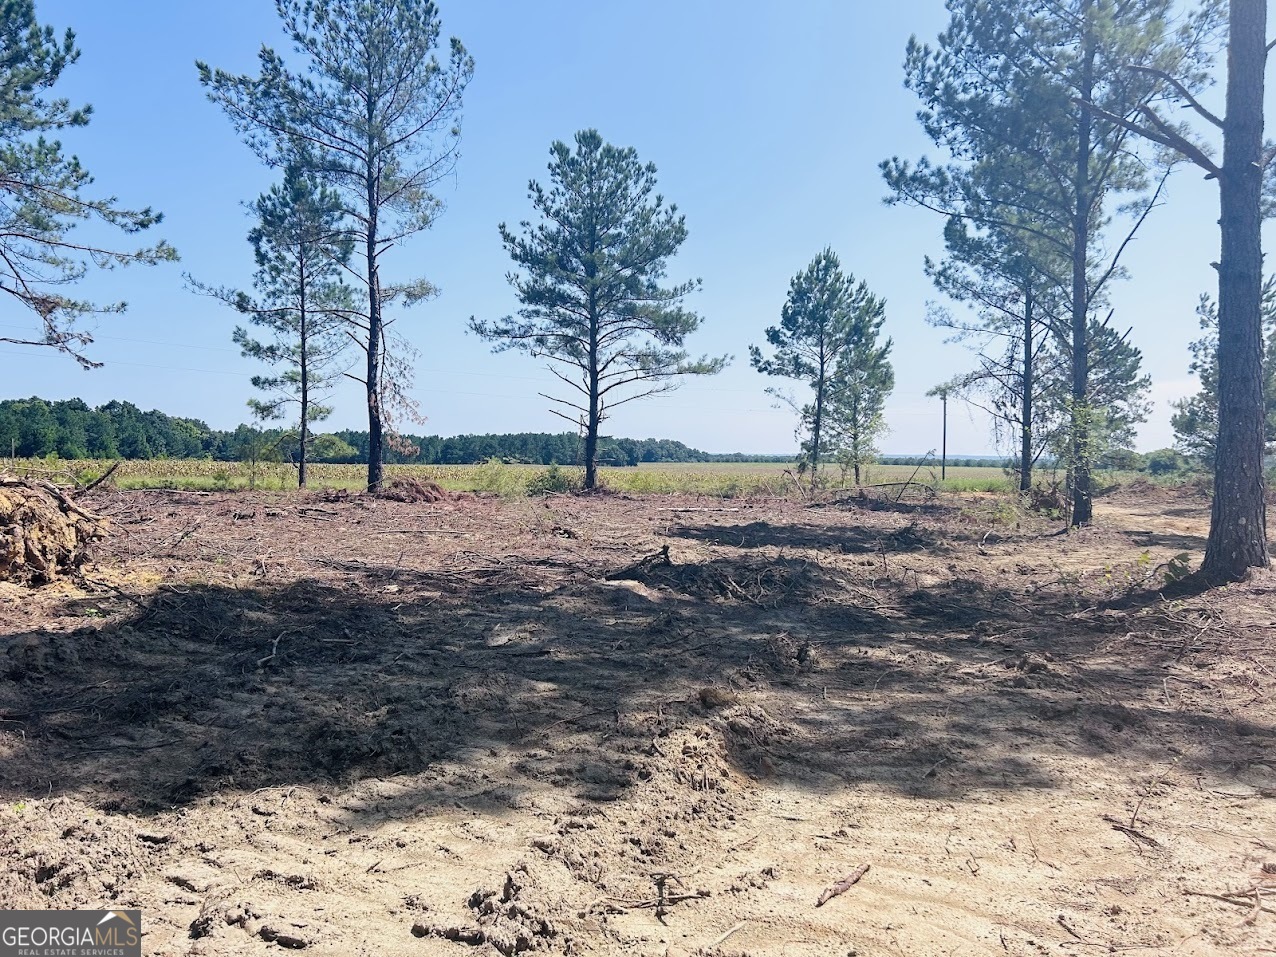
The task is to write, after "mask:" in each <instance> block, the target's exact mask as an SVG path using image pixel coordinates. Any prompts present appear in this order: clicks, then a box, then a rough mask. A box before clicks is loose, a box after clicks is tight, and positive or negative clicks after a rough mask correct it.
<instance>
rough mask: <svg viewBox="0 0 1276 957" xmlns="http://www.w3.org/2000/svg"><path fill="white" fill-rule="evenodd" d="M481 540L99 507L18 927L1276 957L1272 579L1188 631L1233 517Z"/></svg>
mask: <svg viewBox="0 0 1276 957" xmlns="http://www.w3.org/2000/svg"><path fill="white" fill-rule="evenodd" d="M405 497H408V498H412V497H413V496H405ZM428 498H436V496H433V495H431V496H428ZM443 498H444V499H445V500H443V501H415V502H411V501H410V502H400V501H387V500H376V499H369V498H367V497H362V496H347V495H341V494H329V495H326V496H325V495H313V496H307V497H285V496H278V497H270V496H252V495H207V494H204V495H201V494H195V493H169V494H163V493H153V492H152V493H146V492H137V493H100V494H97V495H96V496H95V497H94V498H93V507H94V508H95V509H96V510H99V511H102V512H104V513H106V514H108V515H109V516H110V518H111V521H112V525H113V528H114V532H113V535H112V537H111V538H110V539H109V540H108V541H106V542H104V543H101V544H99V545H98V546H96V547H95V552H94V555H95V559H96V561H95V564H93V565H91V566H89V567H87V568H86V569H85V570H84V573H83V577H81V578H79V579H77V580H75V581H70V582H64V583H61V584H58V583H55V584H52V585H49V586H46V587H44V588H42V589H37V590H30V589H25V588H18V587H17V586H0V589H2V590H0V908H74V907H93V908H96V907H107V906H110V907H138V908H141V910H142V912H143V918H144V925H145V931H146V933H145V938H144V953H146V954H150V955H185V954H191V955H198V954H207V955H213V954H234V955H240V954H245V955H246V954H273V953H278V952H279V951H280V950H281V949H283V950H294V949H295V950H306V951H309V952H312V953H316V954H332V955H394V957H398V955H421V957H428V955H449V957H466V955H483V954H488V953H500V954H515V953H521V952H543V953H546V954H608V955H628V954H637V955H666V954H668V955H690V954H703V955H721V957H726V955H830V957H832V955H837V957H847V955H859V957H869V955H879V954H880V955H908V957H914V955H916V957H926V955H960V954H964V955H976V954H1001V955H1006V954H1009V955H1038V954H1087V953H1103V952H1109V951H1111V952H1126V951H1128V952H1132V953H1138V954H1151V955H1157V954H1174V955H1190V954H1260V953H1276V702H1274V699H1273V690H1274V689H1276V663H1273V656H1272V653H1271V650H1272V648H1273V646H1274V645H1273V642H1276V579H1273V577H1271V576H1259V577H1257V578H1256V579H1255V580H1254V581H1252V582H1250V583H1248V584H1245V585H1239V586H1233V587H1230V588H1226V589H1221V590H1217V591H1214V592H1211V593H1208V594H1205V595H1198V596H1190V595H1179V596H1177V597H1175V596H1173V595H1172V594H1170V593H1168V592H1165V582H1166V581H1167V579H1169V578H1172V577H1173V576H1174V575H1175V574H1176V573H1177V570H1178V569H1179V567H1180V566H1181V565H1182V561H1181V560H1179V559H1177V558H1176V556H1179V555H1181V554H1182V553H1187V554H1188V556H1189V557H1190V559H1191V560H1192V561H1199V558H1200V552H1201V549H1202V547H1203V544H1204V534H1205V529H1206V525H1207V519H1208V516H1207V502H1206V501H1205V500H1204V499H1203V498H1200V497H1196V496H1193V495H1191V494H1189V493H1172V492H1166V491H1162V490H1157V489H1142V490H1134V491H1128V492H1122V493H1119V495H1117V496H1109V497H1107V498H1105V499H1104V500H1102V502H1101V504H1100V507H1099V509H1098V519H1099V521H1098V523H1097V524H1096V525H1095V526H1094V527H1093V528H1089V529H1086V530H1083V531H1080V532H1074V533H1071V534H1060V533H1059V532H1058V528H1057V526H1055V525H1051V524H1048V523H1046V522H1044V521H1042V520H1040V519H1035V518H1030V517H1025V516H1021V515H1016V514H1015V513H1014V512H1013V511H1012V510H1010V509H1009V508H1008V506H1007V505H1006V504H1005V503H1004V502H1002V501H1001V500H999V499H997V498H995V497H993V496H970V497H965V498H961V499H951V500H945V501H943V502H941V503H938V504H934V505H929V506H911V507H893V506H890V505H889V504H881V503H871V502H861V503H855V502H851V503H843V504H841V505H836V504H833V505H825V506H823V507H807V506H804V505H803V504H802V503H800V502H792V501H746V502H729V503H721V502H715V501H712V500H702V499H690V498H664V497H644V498H641V499H630V498H624V497H619V496H598V497H566V496H561V497H559V496H556V497H550V498H547V499H543V500H520V501H499V500H493V499H482V498H474V497H457V496H443ZM866 865H867V870H865V869H864V868H865V866H866ZM857 875H858V879H855V878H856V877H857ZM833 891H837V892H838V893H836V894H834V895H833V896H830V893H831V892H833ZM822 897H823V898H825V901H824V903H823V904H820V905H818V906H817V902H818V901H819V900H820V899H821V898H822Z"/></svg>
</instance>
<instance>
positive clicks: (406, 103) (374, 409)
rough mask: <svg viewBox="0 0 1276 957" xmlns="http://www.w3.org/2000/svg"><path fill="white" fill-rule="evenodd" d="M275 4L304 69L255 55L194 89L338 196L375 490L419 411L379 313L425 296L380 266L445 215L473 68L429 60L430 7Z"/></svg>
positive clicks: (345, 0)
mask: <svg viewBox="0 0 1276 957" xmlns="http://www.w3.org/2000/svg"><path fill="white" fill-rule="evenodd" d="M275 7H276V9H277V11H278V13H279V17H280V20H281V21H282V22H283V26H284V32H285V33H286V34H287V35H288V38H289V39H290V40H291V41H292V43H293V46H294V48H295V49H296V51H297V54H298V57H299V59H300V60H301V62H302V63H304V65H305V71H304V72H300V73H298V72H294V71H292V70H291V69H289V67H288V66H287V65H286V64H285V62H284V59H283V57H281V56H280V55H279V54H278V53H276V52H275V51H274V50H272V49H270V48H269V47H266V48H264V49H263V50H262V51H261V54H260V61H261V72H260V74H259V75H258V76H255V77H253V76H235V75H232V74H229V73H225V72H223V71H221V70H213V69H211V68H210V67H209V66H208V65H207V64H204V63H200V64H198V65H197V66H198V69H199V76H200V82H201V83H203V84H204V85H205V86H206V87H207V88H208V91H209V97H210V99H212V100H213V102H215V103H217V104H218V105H220V106H221V107H222V109H223V110H224V111H225V112H226V114H227V116H229V117H230V119H231V122H232V123H233V124H234V125H235V127H236V129H238V130H239V131H240V132H241V133H242V134H243V135H244V136H245V138H246V141H247V142H248V144H249V146H250V147H252V148H253V149H254V150H255V151H256V152H257V154H258V155H259V156H260V157H261V158H262V159H263V160H265V161H266V162H267V163H270V164H272V165H286V164H288V163H297V164H299V165H301V166H303V167H304V168H305V169H306V170H307V171H308V172H309V173H310V174H311V175H313V176H314V177H315V178H316V179H318V180H319V181H320V182H322V183H323V184H324V185H325V186H327V187H329V188H331V189H333V190H335V191H336V192H337V193H338V194H339V195H340V196H341V197H342V202H343V204H344V208H345V211H346V213H347V215H348V217H349V223H350V225H349V229H350V236H351V238H352V239H354V240H355V244H356V246H357V247H358V249H359V251H360V260H361V265H360V268H359V269H358V271H357V273H356V274H357V275H358V278H359V280H360V282H361V284H362V287H363V288H362V290H361V291H362V293H363V295H362V297H361V298H362V305H361V306H360V307H359V309H358V310H357V311H352V312H351V313H350V314H349V315H348V317H347V318H348V322H349V323H350V325H351V338H352V339H353V340H354V341H355V343H356V344H357V346H358V348H359V349H360V350H361V351H362V353H363V358H364V360H365V361H364V363H363V367H364V372H363V374H362V376H361V377H360V381H361V382H362V383H363V385H364V389H365V392H366V394H367V404H368V488H369V489H373V490H375V489H377V488H379V487H380V485H381V481H382V477H383V474H384V471H383V467H382V464H383V460H384V457H385V444H386V438H387V435H388V436H389V438H390V439H391V440H393V439H394V435H395V433H394V423H395V419H396V418H398V417H401V416H404V415H407V416H409V417H414V416H415V411H416V407H415V403H414V402H413V401H412V399H411V398H410V396H409V393H408V390H409V388H410V385H411V378H412V375H411V373H412V368H411V361H410V360H411V358H412V350H411V348H410V347H409V346H408V345H407V343H406V341H405V340H404V339H402V338H401V337H398V336H395V335H394V334H393V331H392V329H391V326H392V325H393V323H394V322H395V321H396V319H395V316H393V315H390V314H388V309H389V308H390V307H392V306H394V305H396V304H398V305H402V306H403V307H410V306H412V305H414V304H415V303H418V302H421V301H422V300H424V299H427V298H430V297H431V296H433V295H434V294H435V292H436V290H435V288H434V287H433V286H432V285H431V284H430V283H429V282H427V281H426V280H424V279H416V280H412V281H408V282H402V283H391V282H387V281H386V280H384V279H383V278H382V265H383V263H384V261H385V257H386V255H387V254H388V253H389V252H390V251H391V250H393V249H396V248H398V247H399V246H401V245H402V244H403V242H404V241H405V240H407V239H409V238H411V237H412V236H414V235H416V234H418V233H420V232H422V231H423V230H425V229H428V228H429V227H430V226H431V225H432V224H433V222H434V221H435V219H436V218H437V217H438V215H439V214H440V212H441V211H442V208H443V207H442V203H441V202H440V200H439V199H438V197H437V196H435V195H434V194H433V193H432V192H431V190H432V189H433V188H434V187H435V186H436V185H437V184H438V183H439V182H440V181H441V180H442V179H443V178H444V177H446V176H448V175H449V174H450V173H451V172H452V170H453V169H454V168H455V162H456V158H457V149H458V144H459V139H460V125H459V123H460V110H461V95H462V93H463V91H464V90H465V87H466V85H467V84H468V83H469V80H470V77H471V75H472V74H473V71H474V61H473V60H472V59H471V58H470V56H469V55H468V54H467V53H466V52H465V48H464V47H463V46H462V45H461V43H460V41H459V40H457V39H455V38H453V39H452V41H451V44H450V49H449V52H448V58H447V62H446V64H444V63H440V62H439V59H438V56H437V52H438V47H439V38H440V31H441V27H440V23H439V17H438V11H437V9H436V7H435V5H434V3H433V2H431V0H380V2H377V3H369V2H366V0H276V3H275Z"/></svg>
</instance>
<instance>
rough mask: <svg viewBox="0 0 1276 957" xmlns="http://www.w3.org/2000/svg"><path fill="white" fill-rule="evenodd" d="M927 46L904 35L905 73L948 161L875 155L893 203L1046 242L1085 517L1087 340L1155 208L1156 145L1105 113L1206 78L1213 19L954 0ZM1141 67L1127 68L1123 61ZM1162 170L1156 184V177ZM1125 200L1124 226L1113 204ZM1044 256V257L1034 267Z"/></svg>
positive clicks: (1072, 463) (1075, 475) (1068, 4)
mask: <svg viewBox="0 0 1276 957" xmlns="http://www.w3.org/2000/svg"><path fill="white" fill-rule="evenodd" d="M947 6H948V9H949V12H950V15H951V17H950V24H949V27H948V29H947V30H946V31H945V32H944V33H943V34H941V36H940V37H939V41H938V43H937V45H936V46H935V47H930V46H925V45H922V44H919V43H917V42H916V41H913V42H911V43H910V45H909V51H908V59H907V64H906V74H907V80H906V83H907V85H908V86H909V88H910V89H912V90H914V91H915V92H916V93H917V94H918V96H919V97H920V98H921V99H922V102H923V108H922V110H921V112H920V113H919V118H920V120H921V122H922V125H923V128H924V129H925V130H926V132H927V134H928V135H929V136H930V138H931V139H932V140H933V141H934V142H935V143H936V145H938V146H940V147H942V148H944V149H945V150H946V151H948V153H949V154H950V156H951V161H950V162H948V163H945V164H943V165H939V166H935V165H933V164H930V163H928V162H926V161H923V162H922V163H919V164H917V165H916V166H910V165H909V164H907V163H903V162H901V161H899V160H892V161H890V162H888V163H886V164H883V168H884V172H885V174H886V178H887V181H888V183H889V185H890V186H891V188H892V190H893V192H894V197H893V201H897V202H908V203H912V204H915V205H919V206H923V207H926V208H930V209H934V210H936V211H938V212H941V213H943V214H944V215H945V216H947V217H950V218H951V217H958V218H961V219H963V220H965V221H967V222H969V223H970V224H971V225H972V227H973V228H974V229H976V230H985V229H1003V228H1004V229H1011V230H1015V231H1017V232H1021V233H1023V234H1025V236H1027V237H1031V238H1032V240H1033V241H1034V242H1036V243H1040V244H1041V248H1042V249H1043V250H1048V253H1049V255H1048V260H1047V263H1048V262H1055V261H1058V262H1062V263H1064V264H1065V268H1064V269H1063V270H1053V269H1050V268H1043V269H1042V273H1043V275H1050V276H1052V277H1053V279H1054V284H1055V286H1056V292H1057V294H1058V295H1059V296H1060V297H1061V298H1062V300H1063V301H1064V303H1065V310H1064V312H1065V313H1066V316H1067V350H1066V354H1067V361H1068V366H1069V368H1068V377H1069V390H1068V391H1069V395H1068V400H1067V401H1068V406H1067V409H1068V417H1069V433H1070V435H1069V443H1068V459H1069V473H1070V478H1071V486H1072V521H1073V522H1074V523H1075V524H1085V523H1087V522H1089V521H1090V519H1091V516H1092V513H1093V506H1092V500H1091V497H1092V490H1091V479H1090V469H1091V463H1092V460H1093V457H1094V453H1095V442H1094V441H1093V437H1092V436H1091V435H1090V429H1091V426H1092V423H1094V422H1096V421H1098V419H1099V417H1100V416H1101V412H1100V410H1098V409H1096V408H1095V406H1094V394H1093V388H1092V383H1091V380H1092V373H1093V372H1094V370H1092V368H1091V366H1090V362H1091V361H1092V359H1093V358H1094V357H1095V356H1096V355H1097V354H1099V353H1098V351H1096V350H1095V349H1093V348H1092V344H1091V343H1090V341H1089V335H1090V331H1091V330H1092V329H1094V328H1096V326H1095V317H1096V315H1098V314H1099V313H1100V312H1101V311H1102V309H1103V307H1104V305H1105V301H1106V295H1107V293H1108V288H1109V286H1110V284H1111V281H1112V280H1113V279H1114V278H1117V277H1119V276H1121V275H1122V269H1121V258H1122V254H1123V252H1124V251H1125V249H1126V248H1127V246H1128V244H1129V242H1130V241H1131V239H1132V237H1133V235H1134V232H1135V231H1136V230H1137V229H1138V228H1139V226H1140V225H1141V224H1142V223H1143V222H1144V220H1145V219H1146V217H1147V215H1148V214H1149V213H1150V211H1151V209H1152V208H1153V207H1154V206H1155V205H1156V202H1157V198H1158V195H1159V190H1155V191H1154V190H1152V189H1151V188H1150V187H1151V183H1152V181H1153V172H1154V171H1153V170H1152V168H1151V166H1152V162H1153V159H1154V157H1152V156H1151V155H1150V154H1149V155H1140V153H1139V149H1138V148H1139V146H1140V141H1139V140H1138V138H1137V137H1135V136H1133V135H1131V134H1130V133H1129V132H1128V131H1127V130H1126V129H1125V128H1124V127H1123V126H1122V125H1121V124H1120V123H1117V122H1114V121H1113V120H1112V119H1111V118H1110V117H1127V116H1135V115H1138V114H1139V113H1140V111H1142V110H1144V109H1147V108H1149V107H1150V106H1151V105H1153V104H1156V103H1158V102H1160V101H1162V100H1164V99H1165V97H1166V96H1167V95H1168V94H1169V93H1170V92H1171V87H1170V85H1169V84H1168V83H1167V82H1166V81H1165V80H1164V79H1162V77H1161V76H1160V73H1163V72H1164V71H1166V70H1169V69H1173V70H1175V71H1177V72H1178V73H1179V74H1181V75H1182V76H1183V77H1184V78H1185V79H1184V81H1183V82H1184V83H1186V84H1188V85H1189V86H1191V87H1192V88H1198V87H1200V86H1202V85H1204V83H1205V82H1206V77H1205V75H1204V72H1203V66H1204V65H1205V64H1206V63H1207V61H1208V51H1209V43H1208V37H1209V32H1210V31H1209V25H1210V23H1211V20H1210V17H1208V16H1203V17H1200V18H1189V19H1188V20H1186V21H1184V22H1182V23H1180V24H1178V25H1175V21H1174V16H1175V12H1176V11H1175V6H1176V5H1175V3H1174V2H1173V0H1063V2H1059V0H1027V2H1014V3H1012V2H1010V0H948V3H947ZM1132 65H1133V66H1137V67H1139V68H1140V69H1130V68H1129V67H1131V66H1132ZM1161 182H1164V178H1163V175H1162V176H1161ZM1118 208H1121V209H1122V210H1123V217H1122V218H1123V223H1122V225H1123V235H1118V238H1117V240H1116V241H1115V242H1109V241H1107V237H1108V234H1109V233H1110V232H1114V231H1115V229H1114V228H1113V227H1114V225H1115V224H1114V223H1113V210H1115V209H1118ZM1041 265H1042V266H1043V267H1046V263H1042V264H1041Z"/></svg>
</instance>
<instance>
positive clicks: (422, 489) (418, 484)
mask: <svg viewBox="0 0 1276 957" xmlns="http://www.w3.org/2000/svg"><path fill="white" fill-rule="evenodd" d="M377 497H378V498H388V499H390V500H391V501H394V502H425V503H427V504H432V503H434V502H447V501H450V500H451V498H452V496H450V495H449V494H448V493H447V492H445V491H443V489H441V488H440V487H439V486H438V485H436V484H435V483H434V482H422V481H420V480H419V479H414V478H396V479H391V480H390V481H389V482H386V483H385V484H384V485H383V486H381V491H379V492H377Z"/></svg>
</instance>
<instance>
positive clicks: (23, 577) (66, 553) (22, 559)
mask: <svg viewBox="0 0 1276 957" xmlns="http://www.w3.org/2000/svg"><path fill="white" fill-rule="evenodd" d="M106 531H107V523H106V520H105V519H103V518H101V517H100V516H97V515H94V514H92V513H90V512H87V511H85V510H84V509H83V508H81V507H80V506H79V505H77V504H75V502H73V501H72V500H71V498H70V496H69V495H68V494H67V493H66V492H64V491H62V490H61V489H59V488H58V487H57V486H56V485H53V484H51V483H48V482H36V481H31V480H28V479H20V478H15V477H14V476H10V475H4V476H0V581H12V582H18V583H20V584H32V585H41V584H46V583H48V582H50V581H52V580H53V579H54V578H56V577H57V576H58V575H63V574H67V573H68V572H72V571H74V570H75V569H77V568H79V567H80V566H81V565H82V564H84V560H85V555H86V551H87V549H88V546H89V544H90V543H92V542H95V541H97V540H98V539H100V538H102V537H104V536H105V535H106Z"/></svg>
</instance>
